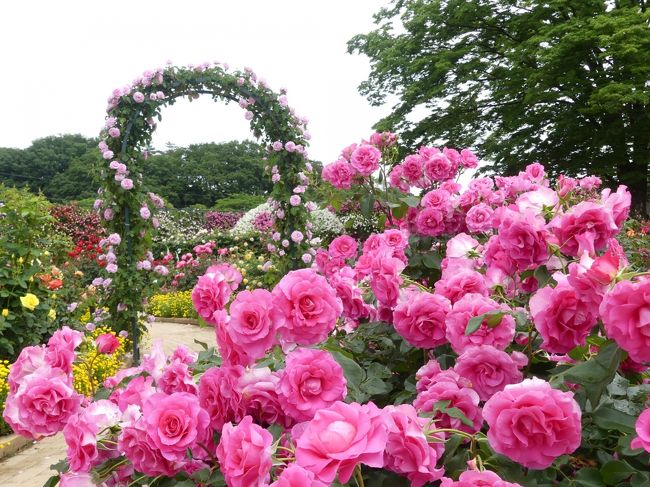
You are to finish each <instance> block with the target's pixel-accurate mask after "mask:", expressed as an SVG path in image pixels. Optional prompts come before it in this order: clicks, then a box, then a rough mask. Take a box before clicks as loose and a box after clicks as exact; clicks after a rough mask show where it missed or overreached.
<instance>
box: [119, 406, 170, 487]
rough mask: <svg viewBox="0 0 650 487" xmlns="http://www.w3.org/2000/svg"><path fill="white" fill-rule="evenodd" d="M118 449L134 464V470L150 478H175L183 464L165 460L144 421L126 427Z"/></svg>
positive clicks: (121, 434)
mask: <svg viewBox="0 0 650 487" xmlns="http://www.w3.org/2000/svg"><path fill="white" fill-rule="evenodd" d="M117 448H118V450H119V451H120V452H122V453H123V454H124V456H126V458H127V459H128V460H129V461H130V462H131V463H132V464H133V468H134V469H136V470H137V471H138V472H142V473H143V474H145V475H149V476H150V477H156V476H158V475H165V476H167V477H173V476H174V475H176V474H177V473H178V472H179V471H180V470H181V467H182V463H180V462H176V461H171V460H168V459H167V458H165V457H164V456H163V454H162V452H161V451H160V449H158V448H157V447H156V446H155V445H154V444H153V441H152V439H151V438H150V437H149V435H148V434H147V426H146V424H145V422H144V419H141V420H139V421H136V422H132V423H130V424H127V425H125V426H124V427H123V428H122V431H121V433H120V436H119V437H118V439H117Z"/></svg>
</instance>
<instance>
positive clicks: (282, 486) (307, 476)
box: [270, 463, 327, 487]
mask: <svg viewBox="0 0 650 487" xmlns="http://www.w3.org/2000/svg"><path fill="white" fill-rule="evenodd" d="M270 487H327V484H325V483H323V482H321V481H320V480H317V479H316V476H315V475H314V474H313V473H312V472H310V471H309V470H305V469H304V468H302V467H301V466H300V465H296V464H295V463H292V464H290V465H289V466H288V467H287V468H285V469H284V470H282V473H281V474H280V476H279V477H278V480H276V481H275V482H273V483H272V484H271V486H270Z"/></svg>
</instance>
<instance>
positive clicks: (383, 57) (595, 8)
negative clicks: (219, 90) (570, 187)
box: [348, 0, 650, 213]
mask: <svg viewBox="0 0 650 487" xmlns="http://www.w3.org/2000/svg"><path fill="white" fill-rule="evenodd" d="M648 3H649V2H648V1H647V0H546V1H533V0H429V1H426V0H393V1H392V3H391V5H390V6H389V7H387V8H384V9H382V10H381V11H380V12H378V13H377V14H375V17H374V18H375V24H376V25H377V28H376V29H375V30H374V31H372V32H370V33H367V34H361V35H357V36H355V37H354V38H353V39H352V40H351V41H350V42H349V44H348V49H349V52H351V53H361V54H365V55H367V56H368V57H369V58H370V62H371V73H370V75H369V78H368V80H367V81H365V82H363V83H362V84H361V86H360V91H361V93H362V94H364V95H366V96H367V97H368V99H369V101H370V102H371V103H372V104H373V105H381V104H383V103H385V102H386V100H391V99H392V98H396V99H397V102H396V103H395V105H394V106H393V109H392V113H391V114H390V115H388V116H387V117H385V118H384V119H382V120H381V121H380V122H378V123H377V128H378V129H382V130H386V129H389V130H397V131H398V132H400V133H401V135H402V137H403V140H404V141H405V142H406V143H407V144H408V145H409V146H411V147H413V146H416V145H418V144H430V143H437V144H450V145H452V146H457V147H468V146H469V147H474V148H476V149H478V150H479V151H480V155H481V156H482V157H483V158H485V159H486V160H489V161H490V162H491V163H492V166H491V168H492V169H493V170H494V171H497V172H500V173H505V174H512V173H516V172H517V171H518V170H520V169H521V168H522V167H523V166H525V165H526V164H528V163H530V162H534V161H540V162H542V163H544V164H545V165H546V166H547V168H549V169H550V172H551V173H552V175H558V174H560V173H561V174H567V175H577V176H579V175H584V174H586V173H592V174H598V175H600V176H601V177H603V178H604V179H605V181H606V182H607V183H608V184H615V183H621V184H626V185H627V186H628V187H629V189H630V191H631V192H632V195H633V204H634V206H635V208H636V209H637V210H638V211H640V212H643V213H647V208H646V204H647V201H648V166H649V164H650V112H649V102H650V81H649V80H650V28H649V21H650V13H649V12H648V11H647V9H646V6H647V4H648Z"/></svg>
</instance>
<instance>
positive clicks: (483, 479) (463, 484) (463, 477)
mask: <svg viewBox="0 0 650 487" xmlns="http://www.w3.org/2000/svg"><path fill="white" fill-rule="evenodd" d="M441 481H442V483H441V484H440V487H521V485H520V484H517V483H513V482H506V481H505V480H503V479H502V478H501V477H499V476H498V475H497V474H495V473H494V472H490V471H489V470H483V471H479V470H467V471H465V472H463V473H461V474H460V477H458V480H456V481H454V480H452V479H450V478H448V477H443V478H442V479H441Z"/></svg>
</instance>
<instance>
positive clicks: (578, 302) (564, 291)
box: [530, 281, 598, 353]
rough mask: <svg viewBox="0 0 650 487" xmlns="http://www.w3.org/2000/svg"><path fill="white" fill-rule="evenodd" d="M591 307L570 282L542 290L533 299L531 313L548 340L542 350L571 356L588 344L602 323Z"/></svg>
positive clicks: (537, 327) (544, 337)
mask: <svg viewBox="0 0 650 487" xmlns="http://www.w3.org/2000/svg"><path fill="white" fill-rule="evenodd" d="M590 304H591V303H589V302H588V301H586V300H584V299H581V298H580V296H578V294H577V293H576V291H575V289H574V288H573V287H572V286H571V285H570V284H569V283H568V282H566V281H563V282H560V283H559V284H558V285H557V286H556V287H554V288H552V287H550V286H546V287H543V288H541V289H539V290H538V291H537V292H536V293H535V294H534V295H533V297H532V298H530V314H531V316H532V318H533V323H534V324H535V328H536V329H537V331H539V334H540V335H541V336H542V338H543V340H544V341H543V342H542V348H543V349H544V350H546V351H547V352H551V353H567V352H570V351H571V350H573V349H574V348H575V347H577V346H579V345H584V344H585V343H586V340H587V336H588V335H589V332H591V330H592V328H593V327H594V325H595V324H596V323H597V321H598V314H597V312H596V309H595V307H594V306H590Z"/></svg>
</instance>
